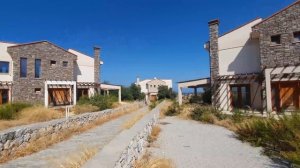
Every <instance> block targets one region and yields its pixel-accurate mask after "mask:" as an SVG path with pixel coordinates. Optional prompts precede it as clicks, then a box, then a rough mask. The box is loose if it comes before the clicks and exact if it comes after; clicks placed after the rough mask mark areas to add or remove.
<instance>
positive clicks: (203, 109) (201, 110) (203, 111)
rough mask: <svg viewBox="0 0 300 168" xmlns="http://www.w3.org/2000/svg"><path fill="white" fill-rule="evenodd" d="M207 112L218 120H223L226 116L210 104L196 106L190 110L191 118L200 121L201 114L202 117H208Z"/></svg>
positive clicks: (201, 118)
mask: <svg viewBox="0 0 300 168" xmlns="http://www.w3.org/2000/svg"><path fill="white" fill-rule="evenodd" d="M208 114H210V116H214V118H218V119H220V120H223V119H225V118H226V116H225V115H223V114H222V113H221V111H219V110H218V109H217V108H215V107H212V106H197V107H196V108H194V109H193V110H192V112H191V118H192V119H193V120H196V121H202V120H203V115H206V116H204V118H208Z"/></svg>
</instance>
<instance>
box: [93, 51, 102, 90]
mask: <svg viewBox="0 0 300 168" xmlns="http://www.w3.org/2000/svg"><path fill="white" fill-rule="evenodd" d="M100 71H101V70H100V47H94V82H95V83H96V84H100V83H101V82H100V81H101V79H100ZM97 92H98V93H101V92H100V85H99V88H97Z"/></svg>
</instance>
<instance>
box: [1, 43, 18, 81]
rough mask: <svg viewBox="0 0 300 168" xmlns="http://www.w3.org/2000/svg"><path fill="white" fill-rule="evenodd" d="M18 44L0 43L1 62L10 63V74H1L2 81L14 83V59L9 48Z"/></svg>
mask: <svg viewBox="0 0 300 168" xmlns="http://www.w3.org/2000/svg"><path fill="white" fill-rule="evenodd" d="M13 45H16V44H12V43H5V42H0V61H7V62H9V73H8V74H1V73H0V81H12V80H13V62H12V58H11V56H10V55H9V53H8V52H7V47H9V46H13Z"/></svg>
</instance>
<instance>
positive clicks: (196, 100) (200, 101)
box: [189, 95, 202, 104]
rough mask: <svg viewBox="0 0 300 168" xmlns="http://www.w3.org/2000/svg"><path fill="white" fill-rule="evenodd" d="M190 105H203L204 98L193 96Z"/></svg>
mask: <svg viewBox="0 0 300 168" xmlns="http://www.w3.org/2000/svg"><path fill="white" fill-rule="evenodd" d="M189 102H190V103H196V104H200V103H202V97H201V96H198V95H193V96H192V97H191V98H190V100H189Z"/></svg>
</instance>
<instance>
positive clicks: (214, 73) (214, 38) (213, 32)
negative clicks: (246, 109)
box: [208, 20, 219, 106]
mask: <svg viewBox="0 0 300 168" xmlns="http://www.w3.org/2000/svg"><path fill="white" fill-rule="evenodd" d="M208 24H209V55H210V79H211V80H210V81H211V86H212V103H213V105H215V106H216V105H217V104H218V101H217V99H218V95H217V90H218V85H217V83H215V80H216V78H217V77H218V76H219V45H218V38H219V20H212V21H210V22H209V23H208Z"/></svg>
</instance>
